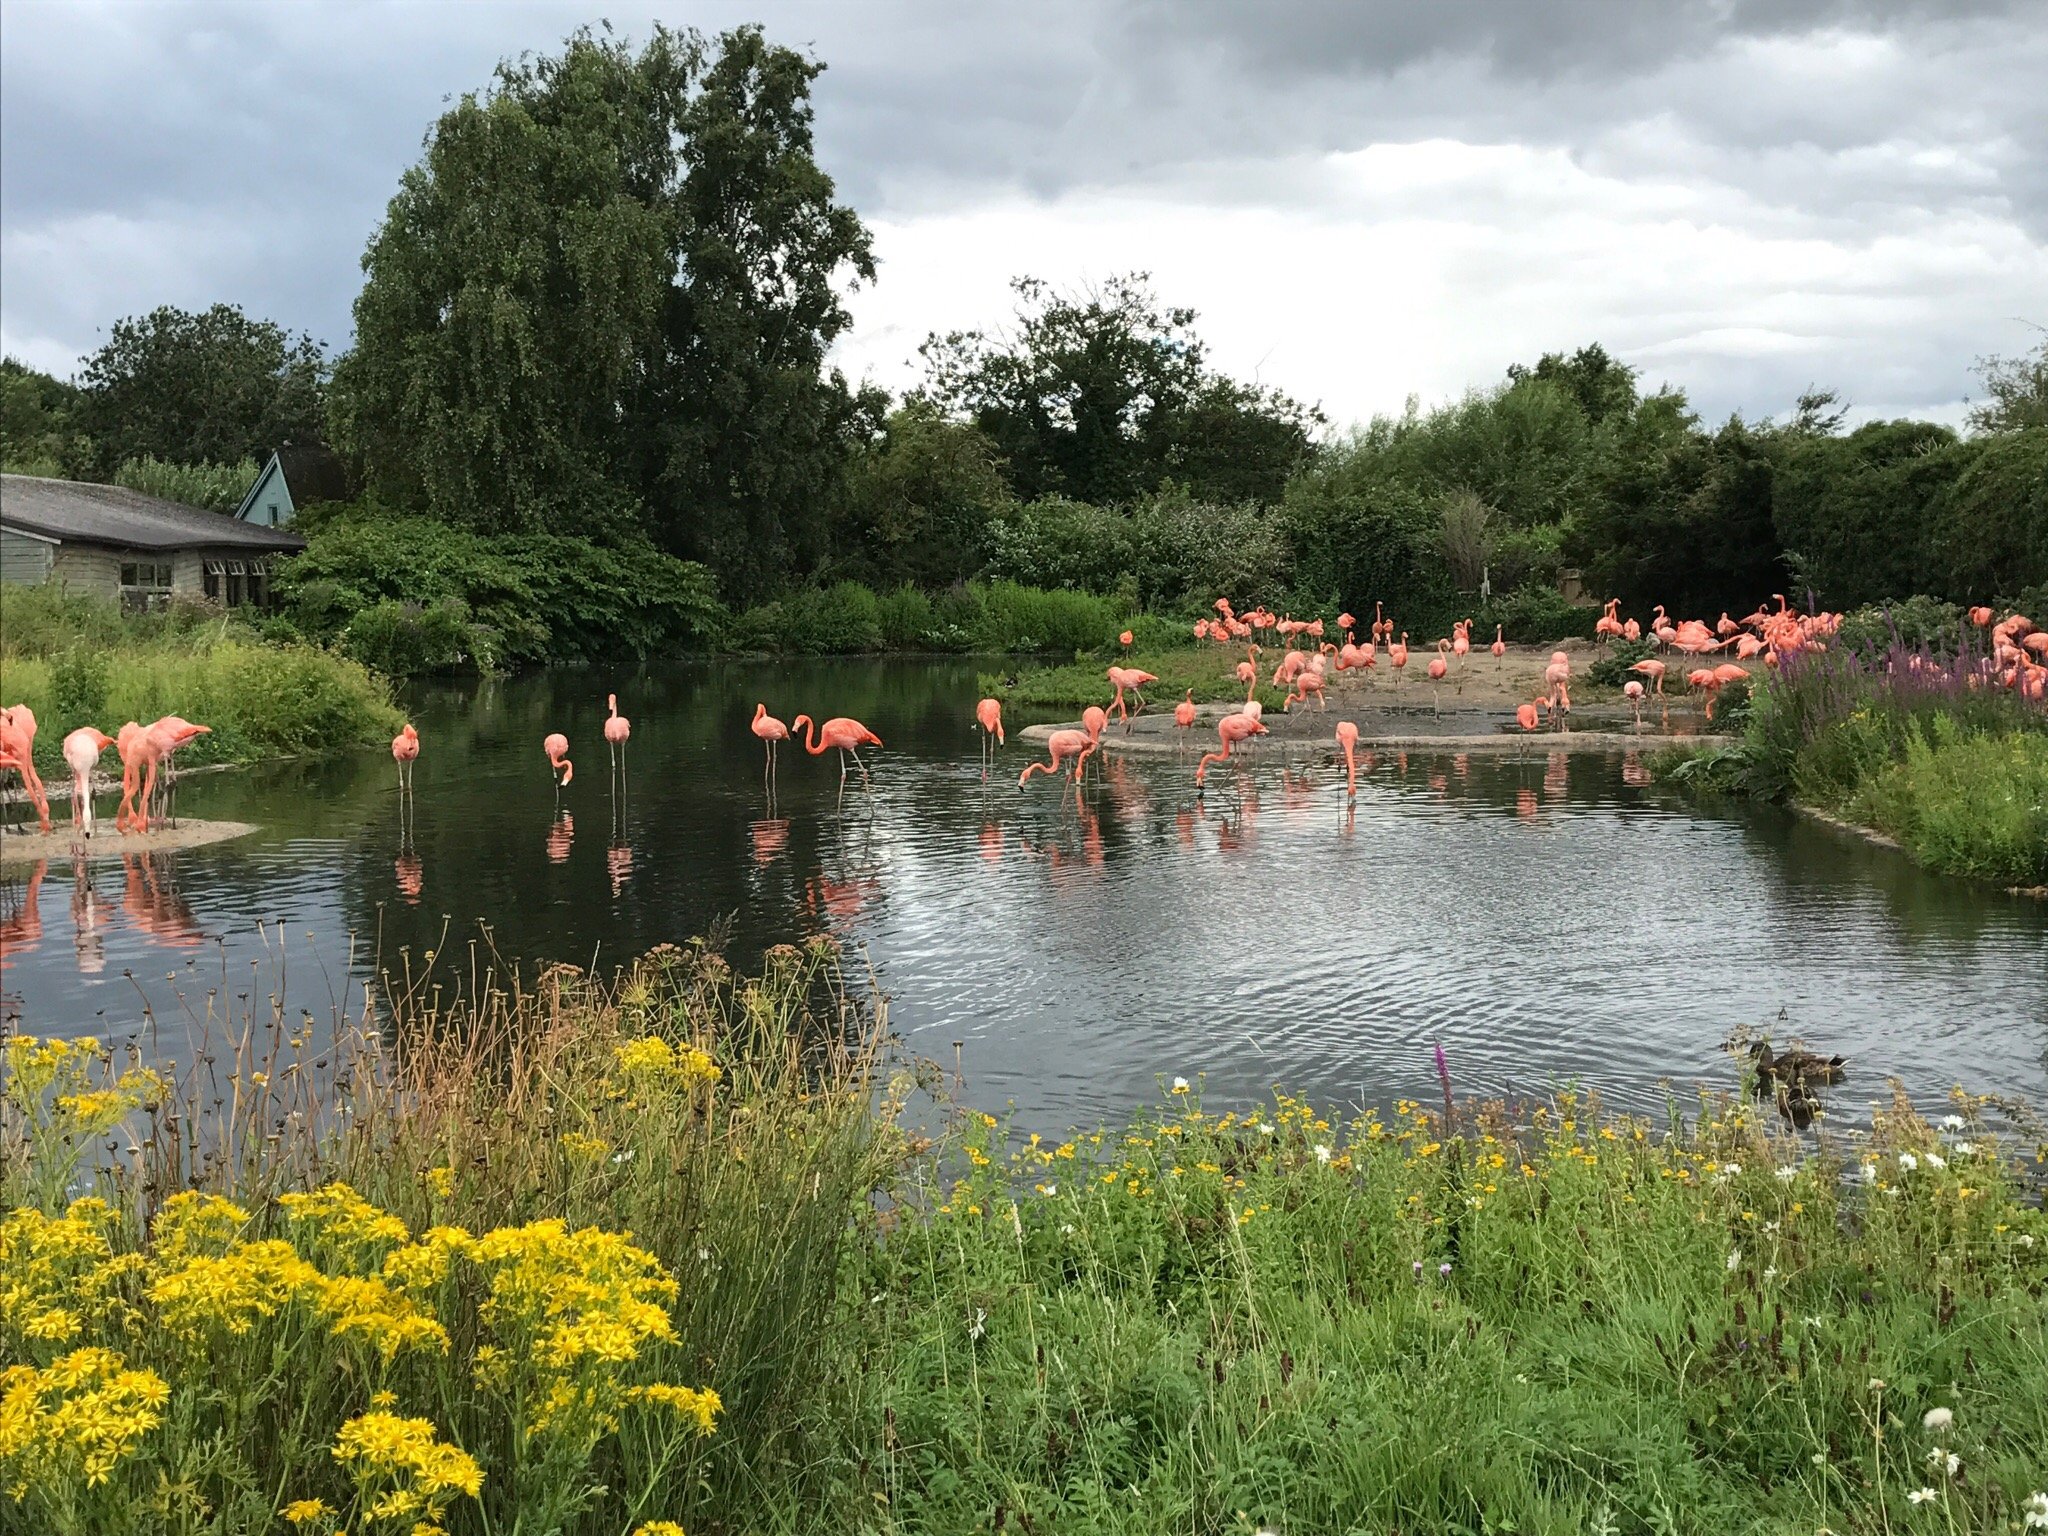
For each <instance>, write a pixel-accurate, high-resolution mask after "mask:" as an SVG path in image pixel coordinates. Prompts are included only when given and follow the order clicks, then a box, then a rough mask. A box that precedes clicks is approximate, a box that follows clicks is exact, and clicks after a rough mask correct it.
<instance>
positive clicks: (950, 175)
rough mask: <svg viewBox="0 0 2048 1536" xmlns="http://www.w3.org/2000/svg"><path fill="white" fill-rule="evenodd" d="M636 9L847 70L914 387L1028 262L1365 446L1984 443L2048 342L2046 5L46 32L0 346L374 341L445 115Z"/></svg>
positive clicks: (1774, 3) (683, 17)
mask: <svg viewBox="0 0 2048 1536" xmlns="http://www.w3.org/2000/svg"><path fill="white" fill-rule="evenodd" d="M602 16H609V17H610V18H611V20H612V21H613V23H614V25H615V26H616V27H617V28H618V29H619V30H620V31H622V32H624V33H626V34H627V35H628V36H631V37H633V38H635V39H636V40H637V39H638V38H641V37H644V36H645V35H646V31H647V26H648V23H649V21H650V19H652V18H659V19H662V20H664V21H668V22H670V23H673V24H678V25H693V26H697V27H700V28H702V29H704V30H706V31H716V30H719V29H722V28H724V27H727V26H730V25H733V24H735V23H737V22H741V21H747V20H759V21H762V22H763V23H765V24H766V26H767V28H768V30H769V34H770V35H771V36H772V37H773V38H775V39H776V40H778V41H781V42H786V43H789V44H791V45H794V46H799V47H803V48H807V49H809V50H811V51H813V52H815V53H816V54H817V56H818V57H820V58H821V59H823V60H824V61H825V62H826V64H827V65H828V66H829V68H828V69H827V72H826V73H825V75H824V77H823V78H822V79H821V80H820V81H819V83H818V87H817V92H816V106H817V131H818V146H819V157H820V159H821V160H822V162H823V163H824V166H825V168H826V169H827V170H828V171H829V172H830V173H831V174H832V175H833V176H834V177H836V178H837V180H838V184H839V189H840V193H841V195H842V197H844V198H846V199H847V200H848V201H850V202H851V203H852V204H853V205H854V206H855V207H856V208H858V209H859V211H860V213H861V214H862V216H863V217H864V218H865V219H866V220H867V222H868V224H869V226H870V227H871V228H872V229H873V231H874V234H875V244H876V250H877V254H878V256H879V258H880V263H881V271H880V276H879V279H878V281H877V282H876V283H875V284H874V285H873V286H872V287H869V288H865V289H863V290H862V291H860V292H859V293H857V294H856V295H855V296H854V297H853V300H852V307H853V312H854V314H855V316H856V322H857V324H856V329H855V332H854V334H853V335H852V336H851V337H850V338H849V339H848V340H847V342H846V343H845V344H843V345H842V347H841V348H840V361H841V362H842V363H843V364H844V365H845V366H846V367H847V368H848V370H849V371H850V372H852V373H854V374H856V375H866V376H869V377H871V378H873V379H874V380H876V381H877V382H879V383H882V384H885V385H888V386H890V387H891V388H901V387H903V386H904V385H905V384H907V383H908V382H910V381H912V380H913V379H914V378H915V376H916V369H915V357H916V349H917V344H918V342H919V341H921V340H922V339H923V337H924V335H925V333H926V332H927V331H930V330H933V329H951V328H954V327H957V326H966V325H987V324H995V323H1000V322H1001V321H1002V320H1003V319H1004V318H1005V316H1006V315H1007V313H1008V310H1009V303H1010V295H1009V293H1008V289H1007V282H1008V279H1009V278H1010V277H1011V276H1012V275H1013V274H1017V273H1024V272H1028V273H1033V274H1036V275H1039V276H1042V277H1046V278H1049V279H1052V280H1053V281H1055V282H1057V283H1060V284H1063V285H1068V286H1079V285H1082V284H1085V283H1088V282H1090V281H1093V280H1099V279H1100V278H1102V277H1104V276H1107V275H1109V274H1110V273H1114V272H1119V271H1125V270H1131V269H1144V270H1148V271H1150V272H1151V273H1152V274H1153V275H1154V279H1155V282H1156V285H1157V287H1158V289H1159V291H1160V294H1161V296H1162V297H1163V298H1165V299H1167V300H1169V301H1171V302H1174V303H1183V304H1188V305H1192V306H1193V307H1195V308H1196V309H1197V310H1199V311H1200V313H1201V319H1200V321H1199V322H1198V324H1199V328H1200V330H1201V333H1202V334H1203V336H1204V337H1205V338H1206V339H1207V340H1208V341H1209V343H1210V345H1211V348H1212V352H1213V354H1214V357H1215V360H1216V361H1217V363H1218V364H1219V365H1220V366H1222V367H1223V368H1224V369H1226V370H1227V371H1229V372H1232V373H1235V374H1238V375H1240V376H1243V377H1256V378H1258V379H1259V380H1261V381H1263V382H1266V383H1270V384H1276V385H1279V386H1281V387H1282V388H1284V389H1287V390H1289V391H1290V392H1292V393H1294V394H1296V395H1297V396H1300V397H1303V398H1305V399H1308V400H1312V401H1317V402H1320V403H1321V404H1322V406H1323V407H1324V409H1325V410H1326V411H1328V412H1329V414H1330V415H1331V417H1332V418H1333V420H1335V421H1337V422H1339V423H1342V422H1346V421H1350V420H1355V419H1363V418H1365V417H1368V416H1370V415H1372V414H1373V413H1375V412H1379V411H1396V410H1399V409H1400V407H1401V405H1402V402H1403V400H1404V398H1405V397H1406V396H1407V395H1409V394H1410V393H1417V394H1420V395H1421V396H1422V397H1423V399H1424V400H1425V401H1434V400H1440V399H1443V398H1446V397H1449V396H1453V395H1455V394H1457V393H1458V392H1459V391H1461V390H1463V389H1464V388H1466V387H1468V386H1470V385H1473V384H1483V383H1489V382H1491V381H1493V380H1495V379H1497V378H1498V377H1499V376H1500V374H1501V373H1502V371H1503V370H1504V369H1505V368H1506V367H1507V365H1508V364H1509V363H1511V362H1514V361H1517V360H1522V359H1533V358H1534V357H1535V356H1537V355H1538V354H1540V353H1541V352H1543V351H1546V350H1553V349H1558V348H1570V347H1574V346H1577V345H1579V344H1581V343H1583V342H1586V341H1591V340H1599V341H1601V342H1604V343H1605V344H1606V345H1607V346H1608V347H1609V348H1610V349H1611V350H1614V351H1617V352H1618V353H1620V355H1621V356H1623V357H1624V358H1626V359H1627V360H1629V361H1630V362H1632V363H1635V364H1636V365H1638V366H1639V367H1640V368H1641V369H1642V370H1643V372H1644V374H1645V375H1646V376H1647V379H1648V380H1649V381H1650V382H1652V383H1654V382H1658V381H1663V380H1669V381H1671V382H1673V383H1677V384H1680V385H1682V386H1683V387H1685V388H1686V389H1687V390H1688V391H1689V392H1690V394H1691V396H1692V398H1693V401H1694V403H1695V404H1696V405H1697V406H1698V407H1699V408H1700V409H1701V411H1702V412H1703V413H1704V414H1706V415H1708V416H1709V417H1720V416H1724V415H1726V414H1727V413H1728V412H1730V411H1737V410H1739V411H1741V412H1743V413H1744V414H1746V415H1752V416H1756V415H1765V414H1774V413H1779V412H1782V411H1783V410H1784V409H1785V408H1786V406H1787V405H1788V404H1789V403H1790V401H1791V400H1792V399H1793V397H1794V396H1796V395H1797V394H1798V392H1799V391H1800V390H1802V389H1804V388H1805V387H1806V386H1807V385H1809V384H1819V385H1822V386H1825V387H1834V388H1837V389H1840V390H1841V391H1842V392H1843V393H1844V394H1845V395H1846V396H1847V397H1848V398H1849V399H1850V400H1851V402H1852V403H1853V404H1854V406H1855V408H1856V413H1857V415H1858V416H1859V417H1867V416H1874V415H1901V414H1908V413H1911V414H1915V415H1933V416H1937V417H1941V418H1943V419H1950V420H1954V419H1958V418H1959V417H1960V414H1961V402H1962V401H1963V399H1964V398H1965V396H1966V395H1967V394H1968V393H1969V392H1970V390H1971V388H1972V380H1971V377H1970V373H1969V369H1970V364H1971V362H1972V360H1973V359H1974V358H1975V357H1976V356H1977V355H1978V354H1980V353H1984V352H2019V351H2024V350H2027V349H2028V348H2030V347H2031V346H2032V345H2033V344H2034V343H2035V342H2036V340H2038V338H2039V335H2040V333H2039V332H2038V331H2036V330H2034V329H2032V328H2031V327H2030V326H2029V324H2028V322H2030V321H2031V322H2034V323H2035V324H2037V325H2048V89H2044V87H2043V84H2042V82H2043V81H2048V4H2043V3H2042V0H2013V3H1997V0H1981V3H1980V0H1947V3H1935V0H1927V3H1913V0H1894V3H1885V0H1869V3H1834V0H1716V3H1687V4H1681V3H1675V0H1659V3H1648V0H1646V3H1643V4H1639V5H1638V4H1633V3H1629V0H1547V3H1543V4H1537V3H1533V0H1505V3H1498V4H1496V3H1477V0H1471V3H1456V0H1436V3H1432V4H1422V3H1418V0H1327V3H1323V0H1301V3H1282V0H1237V3H1230V0H1092V3H1081V0H1031V3H1029V4H973V3H963V0H929V3H927V0H868V3H856V0H836V3H766V0H757V3H755V4H751V5H729V4H725V3H722V0H721V3H715V4H714V3H706V4H672V5H651V6H650V5H648V4H646V3H644V0H643V3H639V4H634V5H623V4H622V5H614V6H611V7H608V8H603V9H599V8H595V7H593V6H591V5H567V4H557V3H553V0H548V3H540V0H535V3H527V4H506V3H484V0H470V3H464V4H440V5H432V4H413V5H407V6H399V5H381V4H343V3H321V0H294V3H289V4H263V5H222V4H198V3H194V4H179V3H153V4H152V3H134V0H128V3H97V4H89V3H72V4H56V3H51V0H6V4H5V5H4V6H0V344H4V347H5V350H6V351H7V352H9V353H11V354H13V355H15V356H18V357H20V358H22V359H24V360H25V361H28V362H30V363H32V364H35V365H36V366H38V367H43V368H47V369H50V370H52V371H54V372H57V373H59V374H68V373H70V372H71V371H72V369H73V367H74V366H75V364H76V360H77V358H78V357H79V356H80V355H81V354H83V353H85V352H88V351H90V350H92V349H93V348H94V347H95V346H97V345H98V344H99V341H100V340H101V338H102V336H103V333H104V330H105V328H106V326H107V325H108V323H109V322H110V321H112V320H113V319H115V318H117V317H119V316H122V315H126V314H132V313H137V312H141V311H145V310H148V309H150V308H152V307H154V306H156V305H158V304H164V303H169V304H177V305H181V306H184V307H187V308H200V307H204V306H205V305H207V304H210V303H213V302H215V301H217V300H226V301H230V302H233V303H237V304H240V305H241V306H243V308H245V309H246V310H248V311H249V312H250V313H251V314H254V315H260V316H266V317H269V318H271V319H275V320H277V321H279V322H281V323H283V324H285V325H287V326H289V327H291V328H293V329H304V330H308V331H311V332H312V333H313V334H314V335H315V336H317V337H319V338H321V339H323V340H325V341H327V342H328V343H330V344H332V345H334V346H336V347H339V346H343V345H345V344H346V343H347V341H348V338H349V331H350V321H349V306H350V303H351V301H352V300H353V298H354V295H355V292H356V289H357V286H358V284H359V281H360V268H359V265H358V262H359V258H360V256H361V254H362V250H363V246H364V243H365V241H366V240H367V238H368V236H369V234H370V232H371V230H372V228H373V227H374V226H375V224H376V222H377V220H378V219H379V218H380V217H381V215H382V212H383V208H384V205H385V202H386V200H387V199H388V198H389V197H390V195H391V193H392V191H393V190H394V189H395V187H396V185H397V179H398V176H399V173H400V172H401V171H402V170H403V169H404V168H405V167H406V166H407V165H409V164H411V163H412V162H413V161H415V160H416V159H417V158H418V156H419V153H420V144H421V139H422V136H423V135H424V133H425V132H426V130H427V129H428V127H429V126H430V125H431V123H432V121H433V119H434V117H435V116H436V115H437V113H439V112H440V111H441V110H442V106H443V103H444V102H445V101H446V100H447V99H448V98H450V97H451V96H455V95H459V94H460V93H462V92H464V91H468V90H473V89H478V88H480V87H482V86H484V85H485V84H486V83H487V81H488V79H489V77H490V72H491V68H492V66H493V65H494V64H495V63H496V62H497V61H498V60H499V59H500V58H502V57H505V56H507V55H516V54H518V53H520V52H522V51H527V50H547V49H551V48H553V47H555V46H556V45H557V44H558V43H559V42H560V40H561V38H562V37H563V36H564V35H565V34H566V33H567V32H569V31H570V30H571V29H572V28H574V27H575V26H576V25H577V24H579V23H581V22H584V21H594V20H596V19H598V18H599V17H602Z"/></svg>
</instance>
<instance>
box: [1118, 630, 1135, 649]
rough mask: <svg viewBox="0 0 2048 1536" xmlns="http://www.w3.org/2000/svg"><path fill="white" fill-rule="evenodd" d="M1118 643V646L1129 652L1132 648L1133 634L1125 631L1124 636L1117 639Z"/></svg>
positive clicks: (1121, 635)
mask: <svg viewBox="0 0 2048 1536" xmlns="http://www.w3.org/2000/svg"><path fill="white" fill-rule="evenodd" d="M1116 641H1117V644H1118V645H1121V646H1122V647H1123V648H1124V649H1125V650H1127V651H1128V650H1129V649H1130V648H1131V632H1130V631H1129V630H1128V629H1127V630H1125V631H1124V632H1123V633H1122V634H1120V635H1118V636H1117V637H1116Z"/></svg>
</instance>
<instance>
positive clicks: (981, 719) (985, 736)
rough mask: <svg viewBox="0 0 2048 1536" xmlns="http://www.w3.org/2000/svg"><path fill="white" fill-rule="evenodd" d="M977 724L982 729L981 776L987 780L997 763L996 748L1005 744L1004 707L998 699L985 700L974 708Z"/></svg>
mask: <svg viewBox="0 0 2048 1536" xmlns="http://www.w3.org/2000/svg"><path fill="white" fill-rule="evenodd" d="M974 721H975V724H976V725H978V726H980V727H981V776H982V777H983V778H984V779H986V778H987V777H988V770H989V768H990V766H991V765H992V764H993V763H994V762H995V757H996V748H997V747H999V746H1001V745H1002V744H1003V706H1002V702H1001V701H1000V700H998V699H983V700H982V701H981V702H980V703H979V704H977V705H975V706H974Z"/></svg>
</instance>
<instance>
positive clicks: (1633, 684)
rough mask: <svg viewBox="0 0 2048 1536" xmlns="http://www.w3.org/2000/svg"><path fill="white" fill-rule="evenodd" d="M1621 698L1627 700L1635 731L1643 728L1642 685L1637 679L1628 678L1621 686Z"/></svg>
mask: <svg viewBox="0 0 2048 1536" xmlns="http://www.w3.org/2000/svg"><path fill="white" fill-rule="evenodd" d="M1621 696H1622V697H1623V698H1625V699H1627V700H1628V707H1629V709H1630V710H1631V711H1633V712H1634V714H1635V717H1636V729H1637V730H1639V731H1640V730H1641V729H1642V728H1643V685H1642V681H1641V680H1640V679H1638V678H1633V677H1632V678H1630V679H1629V680H1628V681H1627V682H1625V683H1623V684H1622V685H1621Z"/></svg>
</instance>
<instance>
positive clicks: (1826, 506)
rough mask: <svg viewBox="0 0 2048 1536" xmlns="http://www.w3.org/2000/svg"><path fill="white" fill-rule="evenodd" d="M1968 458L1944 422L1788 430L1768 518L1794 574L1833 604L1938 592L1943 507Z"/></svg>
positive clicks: (1951, 596) (1946, 593)
mask: <svg viewBox="0 0 2048 1536" xmlns="http://www.w3.org/2000/svg"><path fill="white" fill-rule="evenodd" d="M1970 457H1971V452H1970V448H1969V446H1968V445H1965V444H1963V443H1960V442H1959V441H1958V440H1957V438H1956V435H1955V433H1953V432H1952V431H1950V430H1949V429H1948V428H1947V427H1944V426H1939V425H1936V424H1935V423H1933V422H1928V421H1873V422H1870V423H1867V424H1866V425H1864V426H1861V427H1858V428H1857V429H1856V430H1855V431H1854V432H1851V433H1849V434H1848V435H1847V436H1846V437H1808V438H1796V437H1795V438H1788V440H1787V441H1786V443H1785V444H1784V446H1783V449H1782V451H1781V452H1780V454H1779V461H1778V470H1777V474H1776V476H1775V479H1774V481H1773V496H1772V522H1773V525H1774V527H1775V529H1776V533H1777V538H1778V541H1779V543H1780V545H1781V546H1782V547H1783V549H1784V550H1785V552H1786V554H1785V558H1786V561H1787V564H1788V565H1789V566H1790V568H1791V570H1792V572H1793V573H1794V577H1795V580H1796V581H1797V582H1798V583H1800V584H1801V585H1802V587H1803V586H1807V585H1810V586H1812V587H1813V588H1815V589H1816V590H1817V594H1818V596H1819V598H1820V600H1821V601H1822V602H1825V603H1827V604H1829V605H1830V606H1836V607H1851V606H1854V605H1856V604H1859V603H1875V602H1882V601H1884V600H1885V599H1887V598H1895V597H1904V596H1907V595H1910V594H1914V593H1926V594H1928V595H1929V596H1934V597H1946V598H1949V599H1951V600H1954V599H1956V598H1958V597H1960V596H1962V595H1965V594H1960V593H1957V592H1953V591H1942V590H1941V588H1943V587H1945V586H1946V585H1947V582H1946V581H1945V580H1944V579H1943V576H1942V569H1943V565H1944V562H1943V561H1942V559H1941V558H1940V556H1939V554H1938V552H1937V549H1936V544H1937V542H1938V533H1939V524H1940V509H1941V507H1942V506H1943V505H1944V503H1945V502H1946V500H1947V498H1948V496H1949V493H1950V490H1951V487H1952V486H1953V485H1954V483H1955V481H1956V480H1957V478H1958V477H1959V476H1960V475H1961V474H1962V472H1963V470H1964V469H1965V468H1967V467H1968V464H1969V461H1970Z"/></svg>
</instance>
